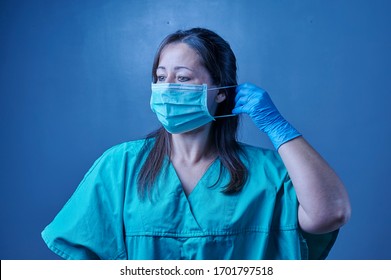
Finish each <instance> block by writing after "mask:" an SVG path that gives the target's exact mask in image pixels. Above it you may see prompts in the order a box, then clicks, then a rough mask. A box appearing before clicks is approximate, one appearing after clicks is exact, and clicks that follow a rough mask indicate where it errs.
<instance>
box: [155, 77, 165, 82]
mask: <svg viewBox="0 0 391 280" xmlns="http://www.w3.org/2000/svg"><path fill="white" fill-rule="evenodd" d="M165 79H166V77H164V76H157V80H158V81H159V82H164V80H165Z"/></svg>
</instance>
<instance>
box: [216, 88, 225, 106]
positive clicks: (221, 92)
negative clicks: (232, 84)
mask: <svg viewBox="0 0 391 280" xmlns="http://www.w3.org/2000/svg"><path fill="white" fill-rule="evenodd" d="M226 98H227V96H226V95H225V91H224V90H219V92H218V93H217V95H216V97H215V101H216V103H221V102H223V101H224V100H225V99H226Z"/></svg>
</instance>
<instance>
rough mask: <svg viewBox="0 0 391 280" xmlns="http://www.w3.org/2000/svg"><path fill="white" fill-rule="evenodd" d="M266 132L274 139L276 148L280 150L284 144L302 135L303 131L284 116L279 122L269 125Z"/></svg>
mask: <svg viewBox="0 0 391 280" xmlns="http://www.w3.org/2000/svg"><path fill="white" fill-rule="evenodd" d="M266 134H267V135H268V137H269V138H270V140H271V141H272V143H273V146H274V148H275V149H276V150H278V149H279V148H280V146H281V145H282V144H284V143H286V142H288V141H290V140H292V139H294V138H297V137H299V136H301V133H300V132H298V131H297V130H296V129H295V128H294V127H293V126H292V125H291V124H290V123H289V122H287V121H286V120H285V119H284V118H282V117H281V119H280V120H279V121H278V122H274V125H272V126H270V127H269V129H268V131H267V132H266Z"/></svg>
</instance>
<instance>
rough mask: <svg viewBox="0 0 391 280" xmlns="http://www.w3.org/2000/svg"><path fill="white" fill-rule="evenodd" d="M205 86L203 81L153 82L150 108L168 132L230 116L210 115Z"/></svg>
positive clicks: (194, 126) (187, 128) (194, 127)
mask: <svg viewBox="0 0 391 280" xmlns="http://www.w3.org/2000/svg"><path fill="white" fill-rule="evenodd" d="M230 87H236V86H227V87H218V88H211V89H208V88H207V85H206V84H203V85H192V84H173V83H158V84H152V95H151V109H152V111H153V112H155V113H156V115H157V118H158V119H159V121H160V122H161V124H162V125H163V127H164V128H165V129H166V130H167V131H168V132H170V133H184V132H187V131H191V130H194V129H196V128H199V127H201V126H203V125H205V124H207V123H209V122H211V121H214V120H215V118H222V117H231V116H234V115H223V116H215V117H212V116H211V115H210V114H209V111H208V94H207V92H208V90H215V89H223V88H230Z"/></svg>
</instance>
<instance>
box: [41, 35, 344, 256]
mask: <svg viewBox="0 0 391 280" xmlns="http://www.w3.org/2000/svg"><path fill="white" fill-rule="evenodd" d="M152 77H153V83H152V85H151V89H152V94H151V109H152V111H153V112H155V113H156V116H157V118H158V120H159V121H160V122H161V124H162V127H161V128H160V129H158V130H157V131H155V132H153V133H151V134H150V135H148V136H147V138H146V139H142V140H137V141H130V142H126V143H122V144H119V145H117V146H115V147H112V148H111V149H109V150H108V151H106V152H105V153H104V154H103V155H102V156H101V157H100V158H99V159H98V160H97V161H96V162H95V163H94V165H93V166H92V167H91V169H90V170H89V171H88V173H87V174H86V175H85V177H84V179H83V180H82V182H81V183H80V185H79V186H78V188H77V190H76V191H75V193H74V194H73V195H72V197H71V198H70V199H69V201H68V202H67V203H66V204H65V206H64V207H63V209H62V210H61V211H60V212H59V213H58V214H57V216H56V217H55V218H54V220H53V221H52V222H51V223H50V224H49V225H48V226H47V227H46V228H45V230H44V231H43V232H42V237H43V239H44V241H45V242H46V244H47V245H48V247H49V248H50V249H51V250H52V251H54V252H55V253H57V254H58V255H60V256H61V257H63V258H66V259H324V258H326V256H327V254H328V253H329V251H330V249H331V247H332V246H333V244H334V242H335V240H336V237H337V234H338V230H339V228H340V227H341V226H343V225H344V224H345V223H346V222H347V221H348V219H349V217H350V211H351V210H350V204H349V199H348V195H347V193H346V190H345V188H344V186H343V184H342V182H341V181H340V179H339V178H338V176H337V175H336V174H335V172H334V171H333V170H332V169H331V168H330V166H329V165H328V164H327V163H326V162H325V161H324V160H323V158H322V157H321V156H320V155H319V154H318V153H317V152H316V151H315V150H314V149H313V148H312V147H311V146H310V145H309V144H308V143H307V142H306V140H305V139H304V138H303V136H302V135H301V134H300V133H299V132H298V131H297V130H296V129H295V128H294V127H293V126H292V125H291V124H290V123H289V122H288V121H286V120H285V119H284V118H283V117H282V116H281V114H280V113H279V112H278V110H277V109H276V107H275V106H274V104H273V102H272V101H271V99H270V97H269V95H268V93H267V92H266V91H265V90H263V89H262V88H260V87H258V86H256V85H253V84H250V83H246V84H241V85H239V86H238V85H237V80H236V59H235V55H234V54H233V52H232V50H231V48H230V46H229V44H228V43H227V42H226V41H225V40H224V39H222V38H221V37H220V36H219V35H217V34H216V33H214V32H213V31H210V30H207V29H203V28H193V29H190V30H185V31H178V32H175V33H173V34H170V35H168V36H167V37H166V38H165V39H164V40H163V42H162V43H161V45H160V47H159V48H158V50H157V53H156V56H155V60H154V63H153V69H152ZM241 114H247V115H248V116H250V118H251V119H252V120H253V122H254V123H255V124H256V126H257V127H258V128H259V129H260V130H261V131H263V132H265V133H266V134H267V135H268V136H269V138H270V140H271V141H272V143H273V145H274V147H275V151H272V150H267V149H263V148H257V147H253V146H249V145H246V144H243V143H240V142H238V141H237V138H236V135H237V128H238V121H239V117H240V115H241Z"/></svg>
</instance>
